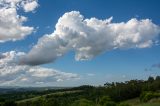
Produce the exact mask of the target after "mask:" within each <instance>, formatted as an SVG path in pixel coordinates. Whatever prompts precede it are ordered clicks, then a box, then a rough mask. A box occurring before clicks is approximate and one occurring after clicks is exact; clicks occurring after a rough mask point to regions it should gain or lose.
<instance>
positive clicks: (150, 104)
mask: <svg viewBox="0 0 160 106" xmlns="http://www.w3.org/2000/svg"><path fill="white" fill-rule="evenodd" d="M136 106H160V103H143V104H139V105H136Z"/></svg>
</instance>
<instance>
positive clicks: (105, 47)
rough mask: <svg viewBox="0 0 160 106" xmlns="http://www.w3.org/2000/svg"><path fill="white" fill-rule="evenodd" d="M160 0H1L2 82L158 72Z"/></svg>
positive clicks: (88, 80)
mask: <svg viewBox="0 0 160 106" xmlns="http://www.w3.org/2000/svg"><path fill="white" fill-rule="evenodd" d="M159 5H160V1H159V0H130V1H129V0H99V1H98V0H0V86H79V85H86V84H89V85H96V86H98V85H103V84H104V83H106V82H113V81H117V82H120V81H127V80H131V79H142V80H145V79H147V78H148V77H149V76H153V77H155V76H158V75H160V55H159V54H160V41H159V40H160V15H159V10H160V7H159Z"/></svg>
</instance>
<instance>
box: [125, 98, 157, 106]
mask: <svg viewBox="0 0 160 106" xmlns="http://www.w3.org/2000/svg"><path fill="white" fill-rule="evenodd" d="M124 103H128V104H130V105H131V106H160V98H158V99H153V100H150V101H149V102H147V103H141V102H140V100H139V98H135V99H130V100H127V101H124Z"/></svg>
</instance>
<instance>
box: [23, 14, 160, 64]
mask: <svg viewBox="0 0 160 106" xmlns="http://www.w3.org/2000/svg"><path fill="white" fill-rule="evenodd" d="M111 21H112V17H111V18H109V19H105V20H99V19H97V18H90V19H85V18H84V16H83V15H81V14H80V13H79V12H78V11H71V12H68V13H65V14H64V15H63V16H62V17H60V18H59V20H58V22H57V24H56V26H55V31H54V32H53V33H52V34H50V35H44V36H43V37H42V38H40V39H39V41H38V43H37V44H36V45H35V46H34V47H33V48H32V49H31V50H30V51H29V53H28V54H26V55H25V56H23V58H21V63H22V64H29V65H38V64H44V63H48V62H52V61H54V60H56V59H57V58H58V57H60V56H62V55H64V54H65V53H67V52H68V51H75V59H76V60H88V59H92V58H93V57H95V56H97V55H99V54H101V53H104V52H106V51H111V50H114V49H129V48H146V47H151V46H152V45H153V44H154V42H157V41H156V38H157V37H158V35H159V34H160V27H159V26H158V25H156V24H154V23H153V22H152V21H151V20H150V19H142V20H137V19H136V18H132V19H130V20H129V21H127V22H120V23H112V22H111Z"/></svg>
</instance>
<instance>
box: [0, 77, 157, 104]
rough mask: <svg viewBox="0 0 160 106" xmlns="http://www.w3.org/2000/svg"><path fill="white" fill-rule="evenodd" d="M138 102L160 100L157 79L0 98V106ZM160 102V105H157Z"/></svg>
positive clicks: (18, 93) (31, 92) (9, 95)
mask: <svg viewBox="0 0 160 106" xmlns="http://www.w3.org/2000/svg"><path fill="white" fill-rule="evenodd" d="M133 98H138V99H139V100H140V102H142V103H145V102H148V101H150V100H151V99H153V98H160V76H157V77H155V78H153V77H149V78H148V79H147V80H130V81H125V82H112V83H108V82H107V83H105V84H104V86H98V87H95V86H90V85H83V86H80V87H74V88H66V89H57V90H45V91H25V92H10V93H6V94H0V105H1V106H130V104H128V103H125V102H123V101H126V100H129V99H133ZM159 102H160V101H159Z"/></svg>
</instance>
